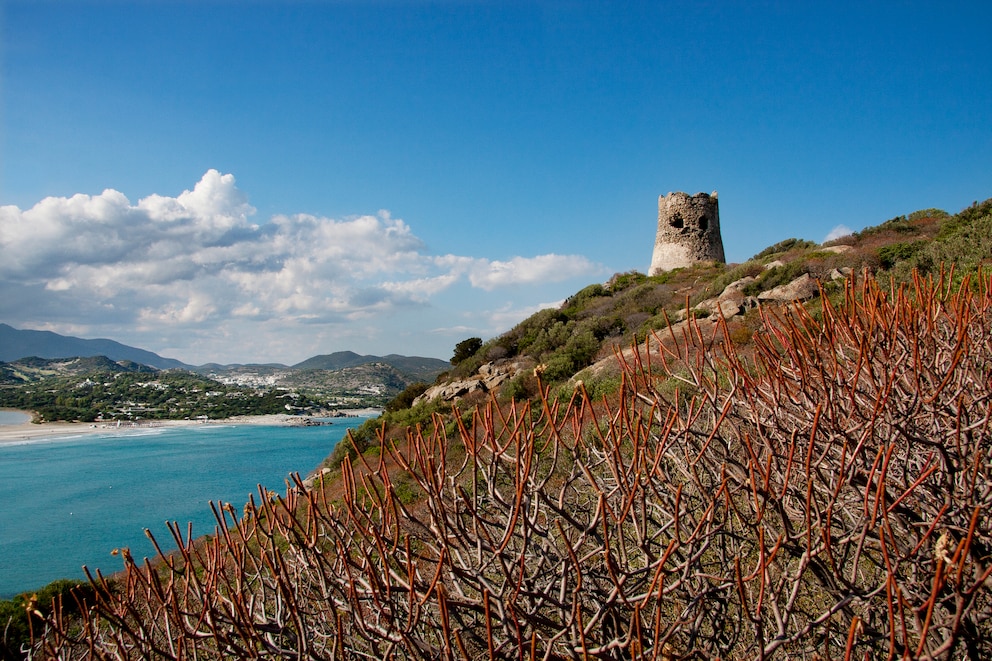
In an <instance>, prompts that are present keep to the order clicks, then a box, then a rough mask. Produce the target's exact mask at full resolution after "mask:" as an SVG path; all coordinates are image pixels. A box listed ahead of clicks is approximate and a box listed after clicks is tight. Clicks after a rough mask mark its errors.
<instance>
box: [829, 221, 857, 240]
mask: <svg viewBox="0 0 992 661" xmlns="http://www.w3.org/2000/svg"><path fill="white" fill-rule="evenodd" d="M853 233H854V230H852V229H851V228H850V227H848V226H847V225H837V226H836V227H834V228H833V229H832V230H830V232H829V233H828V234H827V235H826V236H825V237H823V241H822V242H823V243H827V242H828V241H834V240H835V239H840V238H842V237H845V236H850V235H851V234H853Z"/></svg>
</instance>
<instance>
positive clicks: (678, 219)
mask: <svg viewBox="0 0 992 661" xmlns="http://www.w3.org/2000/svg"><path fill="white" fill-rule="evenodd" d="M671 223H672V227H674V228H675V229H677V230H680V229H682V225H683V223H682V216H681V215H679V214H675V215H674V216H672V221H671Z"/></svg>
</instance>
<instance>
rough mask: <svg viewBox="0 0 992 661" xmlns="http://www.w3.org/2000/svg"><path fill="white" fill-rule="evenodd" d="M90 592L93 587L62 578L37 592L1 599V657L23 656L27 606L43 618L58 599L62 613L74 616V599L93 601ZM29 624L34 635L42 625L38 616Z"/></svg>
mask: <svg viewBox="0 0 992 661" xmlns="http://www.w3.org/2000/svg"><path fill="white" fill-rule="evenodd" d="M93 594H94V592H93V587H92V586H90V585H88V584H81V583H80V582H79V581H73V580H71V579H67V578H63V579H59V580H56V581H52V582H51V583H49V584H48V585H46V586H45V587H43V588H41V589H40V590H38V591H37V592H24V593H22V594H19V595H17V596H16V597H14V598H13V599H9V600H2V601H0V659H3V661H8V660H10V661H13V660H15V659H16V660H18V661H20V660H21V659H23V658H24V654H22V653H21V647H22V646H27V645H28V644H29V643H30V642H31V626H32V625H29V623H28V617H29V614H28V608H29V607H30V609H31V610H32V611H38V612H39V613H41V615H42V617H47V616H48V615H49V614H50V613H51V612H52V607H53V604H54V602H55V600H56V599H59V598H60V599H61V601H62V612H63V613H64V614H65V615H74V614H78V613H79V606H78V604H77V602H76V598H77V597H78V598H79V599H80V600H87V601H92V597H93ZM32 624H33V626H34V633H35V635H37V634H38V633H39V628H40V627H43V626H44V624H43V622H42V620H40V619H38V617H37V616H34V622H33V623H32Z"/></svg>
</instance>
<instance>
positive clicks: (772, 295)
mask: <svg viewBox="0 0 992 661" xmlns="http://www.w3.org/2000/svg"><path fill="white" fill-rule="evenodd" d="M819 295H820V285H819V281H818V280H817V279H816V278H814V277H813V276H811V275H810V274H809V273H803V274H802V275H801V276H799V277H798V278H796V279H795V280H793V281H792V282H790V283H788V284H784V285H779V286H778V287H775V288H773V289H769V290H768V291H763V292H761V293H760V294H758V300H760V301H784V302H789V301H805V300H808V299H811V298H815V297H816V296H819Z"/></svg>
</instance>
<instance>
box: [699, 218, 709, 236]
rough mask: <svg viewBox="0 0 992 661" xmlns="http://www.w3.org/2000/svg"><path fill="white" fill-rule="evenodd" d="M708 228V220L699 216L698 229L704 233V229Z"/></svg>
mask: <svg viewBox="0 0 992 661" xmlns="http://www.w3.org/2000/svg"><path fill="white" fill-rule="evenodd" d="M709 226H710V221H709V218H707V217H706V216H700V217H699V229H701V230H702V231H704V232H705V231H706V229H707V228H708V227H709Z"/></svg>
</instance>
